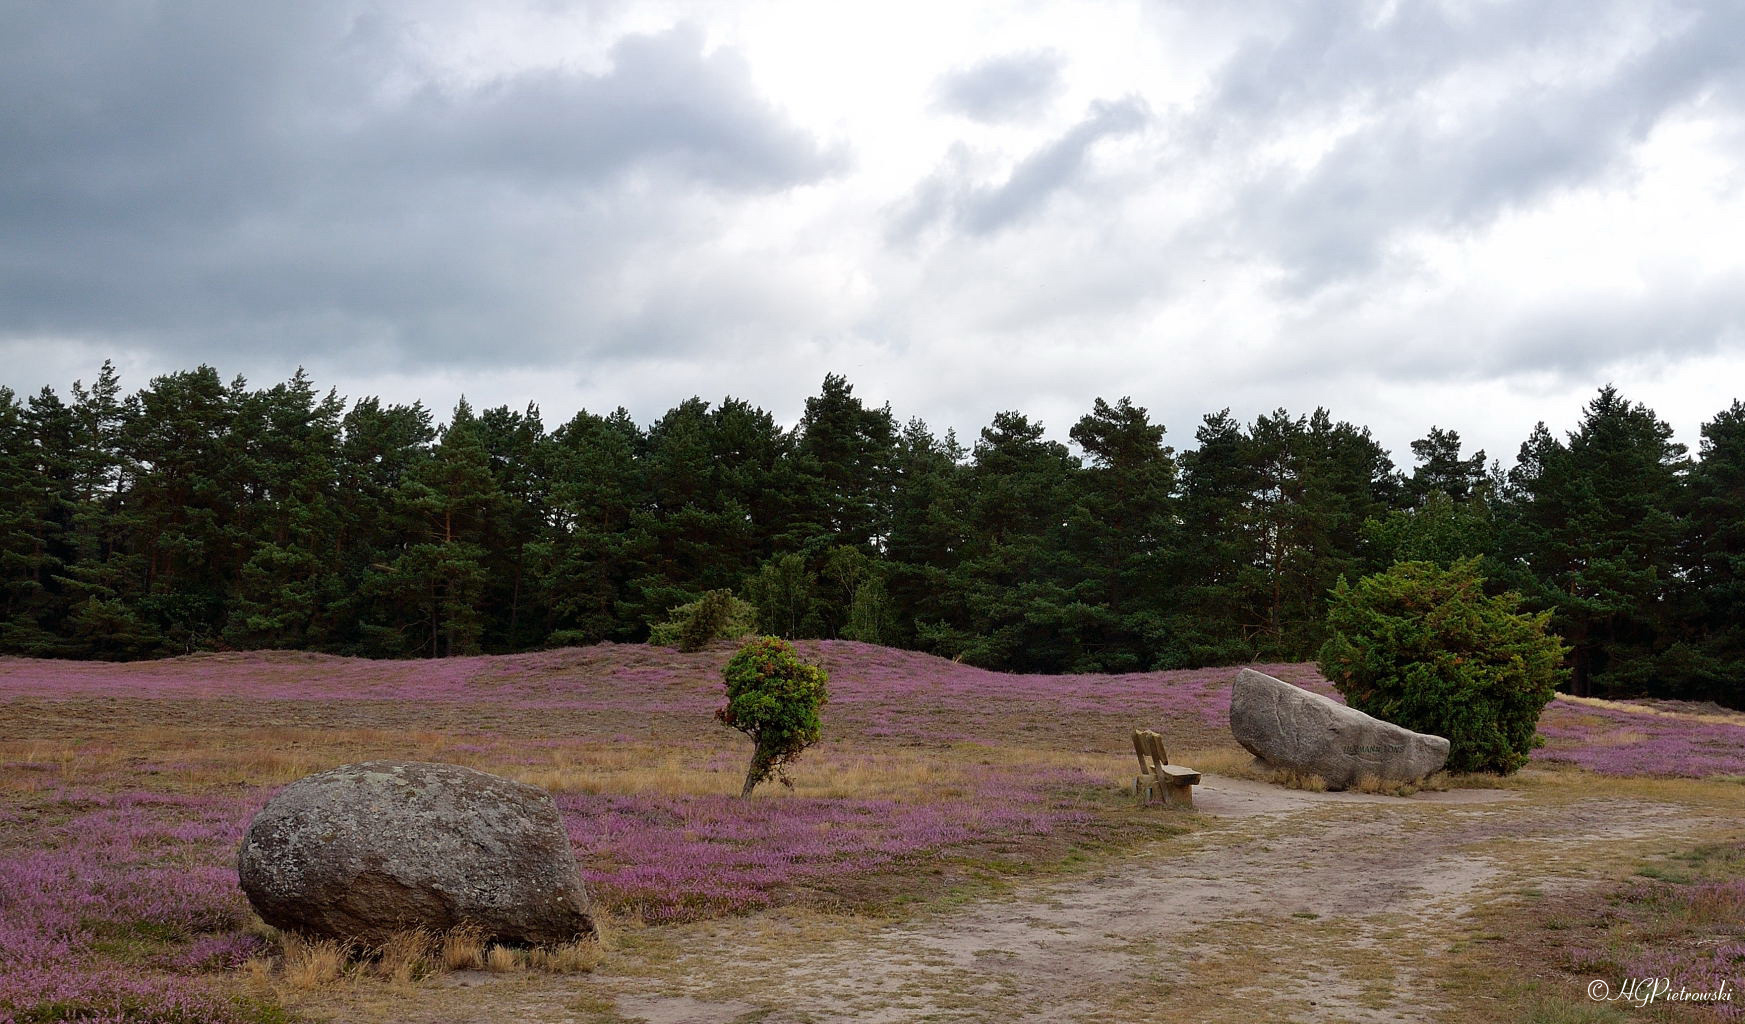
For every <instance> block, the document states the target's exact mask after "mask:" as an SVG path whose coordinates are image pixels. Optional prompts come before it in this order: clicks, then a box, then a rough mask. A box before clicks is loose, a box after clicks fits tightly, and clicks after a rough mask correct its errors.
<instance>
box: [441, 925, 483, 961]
mask: <svg viewBox="0 0 1745 1024" xmlns="http://www.w3.org/2000/svg"><path fill="white" fill-rule="evenodd" d="M484 963H485V943H484V939H483V936H482V935H481V933H480V930H479V927H478V926H477V925H473V924H463V925H457V926H456V927H454V928H450V929H449V930H448V931H447V932H446V933H445V934H444V935H443V936H442V966H443V968H444V969H445V970H450V971H474V970H478V969H479V968H480V967H483V966H484Z"/></svg>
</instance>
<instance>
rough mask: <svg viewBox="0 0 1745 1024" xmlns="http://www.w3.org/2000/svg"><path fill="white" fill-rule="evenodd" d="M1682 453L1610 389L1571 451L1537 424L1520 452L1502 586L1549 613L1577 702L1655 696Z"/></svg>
mask: <svg viewBox="0 0 1745 1024" xmlns="http://www.w3.org/2000/svg"><path fill="white" fill-rule="evenodd" d="M1684 451H1685V449H1684V446H1683V445H1681V444H1677V443H1676V442H1674V441H1673V440H1672V428H1671V427H1669V426H1667V425H1666V424H1665V423H1663V422H1661V421H1660V420H1659V419H1657V418H1656V417H1655V415H1654V413H1653V411H1652V410H1650V409H1648V408H1647V407H1646V406H1642V405H1639V404H1635V403H1632V402H1629V401H1627V400H1626V399H1624V397H1623V396H1621V395H1620V394H1619V393H1618V391H1617V389H1616V388H1614V387H1611V386H1610V385H1608V386H1606V387H1604V388H1601V389H1600V392H1599V394H1598V395H1597V396H1596V397H1595V398H1594V399H1593V401H1591V402H1589V403H1588V405H1587V408H1586V410H1585V414H1584V416H1583V418H1582V422H1581V424H1580V426H1579V427H1578V428H1577V429H1576V430H1575V431H1574V432H1572V433H1571V434H1570V435H1569V438H1568V441H1567V443H1560V442H1558V441H1556V440H1555V439H1553V438H1552V437H1551V435H1550V433H1549V431H1547V430H1545V428H1544V425H1543V424H1540V425H1539V426H1538V427H1536V428H1535V429H1534V431H1533V434H1532V435H1531V436H1530V437H1529V438H1528V440H1527V441H1526V442H1525V443H1524V444H1523V445H1522V446H1521V454H1520V458H1519V460H1518V462H1517V465H1516V467H1515V470H1514V471H1513V472H1512V473H1511V474H1510V478H1509V480H1510V495H1509V498H1510V502H1509V508H1508V510H1507V522H1506V524H1505V527H1504V531H1503V538H1504V544H1505V549H1504V565H1505V567H1506V568H1508V569H1510V570H1512V572H1511V575H1510V576H1509V577H1508V578H1506V579H1505V580H1504V582H1505V583H1506V584H1507V585H1509V586H1510V587H1511V588H1518V589H1521V591H1522V593H1523V594H1524V595H1526V596H1527V598H1528V599H1529V601H1530V602H1532V603H1533V604H1534V606H1535V607H1538V608H1550V609H1553V616H1552V628H1553V629H1554V630H1555V631H1556V632H1558V633H1559V634H1561V635H1562V636H1563V639H1564V641H1565V643H1567V644H1568V645H1569V647H1570V649H1571V651H1570V668H1571V675H1570V685H1571V687H1572V689H1573V690H1574V692H1575V693H1577V694H1580V695H1587V694H1591V693H1596V692H1607V693H1630V692H1641V691H1643V690H1644V689H1646V688H1648V687H1651V686H1652V685H1653V683H1652V676H1653V664H1654V653H1655V651H1656V648H1657V647H1658V646H1661V645H1663V643H1664V641H1665V639H1666V637H1667V636H1668V634H1669V626H1670V624H1669V623H1668V622H1667V621H1666V616H1667V611H1668V609H1669V607H1670V605H1669V603H1668V600H1667V598H1668V596H1669V587H1670V585H1671V582H1672V580H1673V577H1674V575H1675V573H1676V563H1675V555H1676V551H1677V542H1678V533H1679V526H1678V521H1677V519H1676V517H1675V514H1674V507H1675V502H1676V500H1677V496H1678V490H1679V487H1680V481H1681V479H1682V477H1683V475H1684V472H1685V467H1686V464H1685V459H1684Z"/></svg>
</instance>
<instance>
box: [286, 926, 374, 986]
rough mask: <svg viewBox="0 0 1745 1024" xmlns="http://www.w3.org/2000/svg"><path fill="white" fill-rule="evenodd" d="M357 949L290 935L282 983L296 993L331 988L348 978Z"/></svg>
mask: <svg viewBox="0 0 1745 1024" xmlns="http://www.w3.org/2000/svg"><path fill="white" fill-rule="evenodd" d="M355 948H356V947H355V946H354V945H353V944H352V943H350V942H336V941H334V940H333V939H320V940H314V939H305V938H302V937H300V936H297V935H289V934H287V935H286V936H285V937H284V961H283V963H282V964H281V966H280V968H279V977H280V980H281V981H283V982H284V984H285V986H286V987H287V988H291V989H296V990H305V989H317V988H321V987H323V986H325V985H331V984H332V983H334V982H335V981H338V980H339V979H340V978H342V977H344V976H345V974H346V970H347V968H348V967H350V965H351V958H352V953H353V951H354V950H355Z"/></svg>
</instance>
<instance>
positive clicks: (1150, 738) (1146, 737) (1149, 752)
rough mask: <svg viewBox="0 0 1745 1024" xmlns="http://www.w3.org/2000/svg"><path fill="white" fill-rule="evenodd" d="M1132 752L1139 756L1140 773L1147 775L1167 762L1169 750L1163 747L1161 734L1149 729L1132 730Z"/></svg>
mask: <svg viewBox="0 0 1745 1024" xmlns="http://www.w3.org/2000/svg"><path fill="white" fill-rule="evenodd" d="M1133 753H1134V755H1136V756H1137V757H1138V758H1139V773H1140V774H1141V775H1149V774H1151V773H1153V772H1156V771H1157V770H1158V769H1159V768H1161V767H1163V766H1164V765H1166V764H1168V763H1169V751H1167V750H1165V749H1164V747H1163V735H1162V734H1161V733H1157V732H1154V731H1152V730H1151V729H1135V730H1133ZM1148 758H1149V759H1150V760H1149V762H1148V761H1147V759H1148Z"/></svg>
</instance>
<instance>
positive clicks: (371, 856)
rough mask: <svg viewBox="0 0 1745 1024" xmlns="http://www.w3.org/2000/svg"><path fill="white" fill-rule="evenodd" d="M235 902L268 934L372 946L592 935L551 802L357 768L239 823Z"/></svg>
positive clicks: (471, 783) (463, 773)
mask: <svg viewBox="0 0 1745 1024" xmlns="http://www.w3.org/2000/svg"><path fill="white" fill-rule="evenodd" d="M237 873H238V875H239V877H240V880H241V882H242V891H243V892H244V893H246V894H247V895H248V899H249V902H250V903H253V904H254V907H255V910H256V911H257V912H259V914H260V915H261V919H262V920H264V921H266V922H267V923H268V924H270V925H273V926H274V927H277V928H284V929H287V930H290V931H295V932H298V933H301V934H305V935H314V936H321V937H327V938H337V939H356V940H358V941H360V942H363V943H366V944H371V943H380V942H383V941H385V940H386V939H387V937H388V936H389V935H392V934H393V933H394V932H396V931H399V930H402V929H407V928H427V929H430V930H432V931H440V930H444V929H447V928H452V927H454V926H456V925H459V924H463V923H471V924H474V925H476V926H478V927H479V928H481V929H482V930H483V931H484V933H485V935H486V936H487V937H490V938H495V939H497V940H499V941H503V942H512V943H527V944H537V945H545V944H554V943H562V942H569V941H572V940H574V939H577V938H580V937H583V936H591V935H593V934H594V922H593V919H592V917H591V916H590V915H589V912H588V897H587V894H586V892H584V890H583V888H582V880H581V875H580V874H579V873H578V871H577V869H576V857H575V852H574V851H573V850H572V849H571V848H570V840H569V836H568V835H567V834H566V833H565V832H564V827H563V822H562V821H561V820H560V819H559V818H558V814H557V807H556V805H555V804H553V803H552V800H551V795H550V794H548V793H546V792H545V790H543V789H539V788H538V787H535V786H528V785H524V784H522V783H519V782H514V781H511V780H509V779H505V778H501V777H499V776H496V775H491V774H488V773H486V772H481V771H475V770H474V769H471V768H463V767H461V766H460V765H455V764H434V763H431V762H427V761H365V762H362V763H361V764H348V765H343V766H341V767H338V768H334V769H331V770H329V771H325V772H320V773H319V774H316V775H311V776H308V777H307V778H303V779H299V780H298V781H296V782H293V783H291V784H290V785H289V786H286V787H285V788H284V789H282V790H280V791H279V794H278V795H277V796H275V797H273V798H272V799H271V800H270V801H268V802H267V805H266V806H265V807H263V808H261V811H260V813H259V814H257V815H255V817H254V820H253V821H252V822H250V823H249V826H248V832H247V834H246V835H244V836H243V840H242V850H241V851H240V853H239V854H238V857H237Z"/></svg>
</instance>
